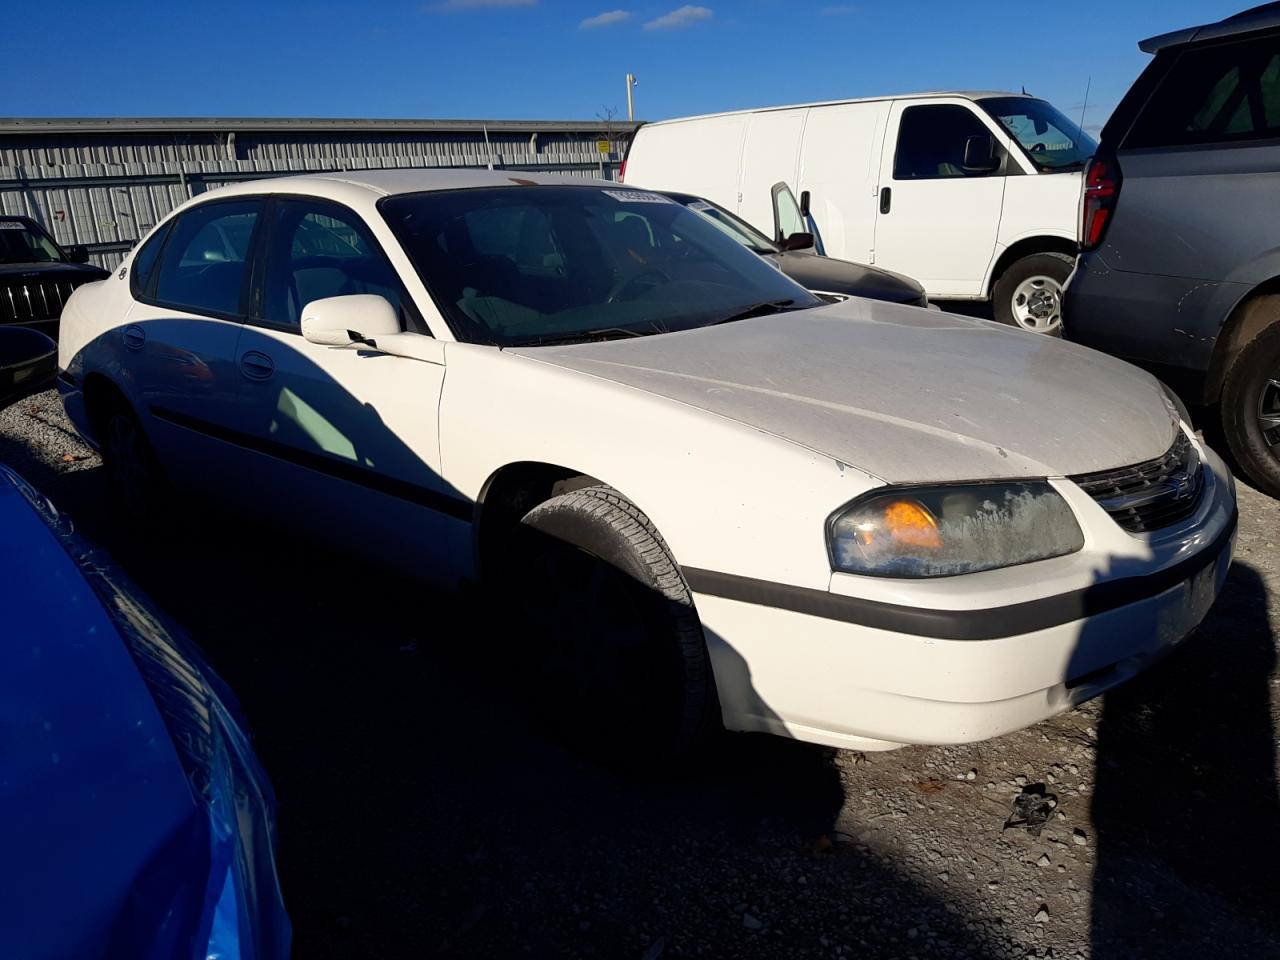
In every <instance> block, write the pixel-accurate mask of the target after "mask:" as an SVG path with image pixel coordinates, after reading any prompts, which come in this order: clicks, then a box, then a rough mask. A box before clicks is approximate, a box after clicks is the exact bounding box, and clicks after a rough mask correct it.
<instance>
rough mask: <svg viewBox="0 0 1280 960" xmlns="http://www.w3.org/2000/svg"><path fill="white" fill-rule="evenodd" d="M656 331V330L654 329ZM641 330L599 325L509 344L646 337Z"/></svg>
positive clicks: (546, 343) (547, 345) (581, 341)
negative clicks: (594, 327)
mask: <svg viewBox="0 0 1280 960" xmlns="http://www.w3.org/2000/svg"><path fill="white" fill-rule="evenodd" d="M655 332H656V331H655ZM648 335H649V334H648V333H646V332H645V331H643V330H628V329H627V328H626V327H600V328H599V329H598V330H579V331H578V332H577V333H566V334H563V335H561V336H558V337H534V338H532V339H530V340H522V341H520V342H519V343H513V344H510V346H513V347H549V346H554V345H555V344H566V343H594V342H598V341H603V340H621V339H623V338H624V337H647V336H648Z"/></svg>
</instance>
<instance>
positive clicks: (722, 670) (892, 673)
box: [687, 454, 1236, 750]
mask: <svg viewBox="0 0 1280 960" xmlns="http://www.w3.org/2000/svg"><path fill="white" fill-rule="evenodd" d="M1208 456H1209V457H1210V458H1211V460H1210V461H1208V462H1207V468H1208V470H1209V475H1210V477H1211V479H1210V480H1209V484H1208V489H1207V490H1206V495H1205V501H1204V503H1202V505H1201V507H1200V509H1199V510H1198V511H1197V513H1196V515H1195V517H1194V518H1192V519H1191V520H1190V521H1189V522H1188V524H1186V525H1185V526H1184V527H1183V528H1181V529H1180V530H1179V531H1175V532H1173V533H1171V534H1169V535H1166V536H1164V538H1163V539H1162V540H1161V541H1160V542H1159V543H1157V544H1155V545H1153V546H1152V547H1151V549H1150V551H1149V552H1150V554H1151V559H1150V561H1149V562H1148V564H1147V565H1146V568H1145V569H1137V568H1135V566H1134V565H1133V564H1132V563H1130V562H1128V561H1125V562H1121V561H1120V560H1118V559H1113V560H1112V561H1111V562H1106V558H1105V556H1102V555H1101V554H1102V553H1103V551H1100V550H1099V549H1097V547H1098V544H1097V543H1096V541H1097V540H1099V539H1101V538H1094V537H1090V533H1089V531H1088V530H1087V531H1086V536H1087V537H1090V539H1091V541H1095V542H1094V545H1093V548H1091V549H1087V550H1086V552H1085V553H1084V554H1082V555H1077V556H1076V557H1075V558H1072V559H1070V560H1068V558H1060V559H1059V560H1051V561H1042V562H1041V563H1039V564H1027V565H1025V566H1024V567H1023V568H1011V569H1013V570H1015V571H1017V572H1016V573H1014V574H1013V575H1012V576H1010V577H1006V579H1008V580H1011V581H1012V582H1013V588H1012V589H1011V590H1005V591H1004V592H1003V593H1004V596H1005V598H1006V600H1008V599H1011V598H1012V599H1015V602H1002V603H1001V604H999V605H995V604H991V603H990V602H989V601H986V600H984V596H983V593H982V592H981V591H979V590H976V589H975V590H973V591H966V590H963V589H956V590H953V591H952V596H953V597H955V598H956V599H957V606H956V609H953V610H947V609H940V608H939V604H938V603H937V591H939V590H945V589H946V588H947V587H951V586H954V587H958V588H962V587H964V586H965V584H963V583H960V581H967V580H974V583H975V586H976V584H977V583H979V582H980V581H978V580H977V579H976V578H977V577H983V578H984V580H985V582H987V583H990V582H991V581H992V579H993V578H992V577H990V576H988V575H985V574H983V575H971V576H970V577H957V578H949V579H951V580H953V581H956V583H954V584H941V583H939V582H937V581H935V582H934V583H933V584H931V585H928V586H925V587H923V588H922V590H921V595H922V599H924V602H922V603H919V604H912V603H906V602H902V601H904V600H907V599H908V596H907V594H909V592H910V590H909V588H908V589H906V590H902V591H899V593H900V596H899V598H898V600H899V602H896V603H885V602H880V601H871V602H868V601H865V600H864V599H862V598H859V597H857V596H852V595H849V594H848V593H843V594H842V593H836V592H822V591H799V590H797V589H796V588H786V587H783V588H781V590H780V591H779V590H777V589H774V588H777V587H778V585H764V584H758V583H757V582H754V581H738V582H736V583H727V582H723V581H717V580H716V579H715V578H714V577H708V576H707V575H705V574H703V573H702V572H701V571H687V573H689V574H690V576H689V579H690V584H691V586H692V587H693V589H694V592H695V597H696V603H697V606H698V611H699V614H700V616H701V618H702V622H703V625H704V628H705V632H706V636H707V643H708V649H709V651H710V654H711V661H712V665H713V668H714V671H715V678H716V686H717V690H718V692H719V696H720V704H721V710H722V715H723V720H724V724H725V727H726V728H727V729H730V730H742V731H759V732H768V733H773V734H780V735H782V736H790V737H794V738H796V739H799V740H807V741H811V742H815V743H822V744H827V745H830V746H837V747H845V748H850V749H858V750H877V749H879V750H886V749H893V748H895V747H898V746H902V745H904V744H909V743H921V744H948V743H966V742H972V741H978V740H985V739H987V738H990V737H994V736H999V735H1001V734H1004V733H1008V732H1010V731H1012V730H1016V729H1019V728H1021V727H1025V726H1028V725H1030V724H1033V723H1037V722H1039V721H1040V720H1044V719H1046V718H1048V717H1051V716H1054V715H1056V714H1058V713H1061V712H1063V711H1065V710H1068V709H1070V708H1071V707H1074V706H1076V705H1078V704H1080V703H1083V702H1084V701H1086V700H1089V699H1091V698H1092V697H1095V696H1097V695H1099V694H1101V693H1103V692H1104V691H1106V690H1108V689H1110V688H1111V687H1114V686H1116V685H1117V684H1119V683H1121V682H1123V681H1124V680H1127V679H1128V678H1130V677H1132V676H1134V675H1135V674H1137V673H1138V672H1140V671H1141V670H1143V669H1144V668H1146V667H1147V666H1148V665H1150V664H1151V663H1153V662H1154V661H1156V660H1157V659H1159V658H1161V657H1163V656H1164V655H1165V654H1167V653H1168V652H1169V651H1170V650H1172V649H1173V648H1174V647H1175V646H1177V644H1179V643H1180V642H1182V640H1183V639H1184V638H1185V637H1186V636H1187V635H1188V634H1190V633H1191V632H1192V631H1193V630H1194V629H1195V628H1196V626H1197V625H1199V623H1200V621H1201V620H1202V619H1203V618H1204V616H1205V614H1206V613H1207V612H1208V610H1209V608H1210V606H1212V604H1213V601H1214V600H1215V599H1216V597H1217V595H1218V593H1219V591H1220V590H1221V588H1222V584H1223V582H1224V580H1225V578H1226V574H1227V570H1228V568H1229V567H1230V564H1231V556H1232V550H1233V547H1234V543H1235V528H1236V512H1235V499H1234V494H1233V492H1232V490H1231V482H1230V479H1229V476H1228V475H1227V474H1226V472H1225V468H1224V467H1223V466H1222V463H1221V461H1220V460H1218V458H1217V457H1214V456H1213V455H1212V454H1208ZM1106 522H1107V523H1110V524H1112V526H1114V523H1113V521H1110V519H1109V518H1107V520H1106ZM1115 529H1116V530H1117V531H1119V528H1118V527H1116V528H1115ZM1119 533H1120V535H1121V536H1123V537H1129V535H1128V534H1124V533H1123V531H1119ZM1131 539H1133V540H1135V541H1137V540H1138V538H1131ZM1063 561H1065V562H1063ZM1072 564H1074V566H1075V567H1076V568H1077V569H1076V570H1075V571H1074V572H1073V574H1072V575H1074V576H1078V575H1079V569H1078V568H1080V567H1082V566H1086V567H1088V568H1090V569H1092V570H1093V571H1094V572H1093V574H1092V577H1091V579H1090V581H1089V582H1087V585H1084V586H1080V587H1077V588H1076V589H1073V590H1062V591H1060V592H1050V593H1048V594H1045V593H1043V591H1041V594H1040V595H1039V596H1036V597H1030V598H1028V599H1022V598H1021V596H1020V594H1021V595H1025V594H1028V593H1030V592H1031V591H1032V590H1034V589H1035V584H1036V581H1037V580H1039V579H1041V578H1043V579H1045V580H1052V579H1053V576H1054V575H1055V574H1054V571H1058V570H1061V571H1066V570H1069V569H1070V568H1071V566H1072ZM1037 567H1038V568H1040V570H1034V569H1032V568H1037ZM1117 571H1118V572H1119V575H1116V576H1109V575H1108V574H1109V573H1111V572H1117ZM992 573H995V574H997V575H999V574H1000V573H1001V572H999V571H993V572H992ZM1065 575H1066V574H1064V576H1065ZM837 576H839V575H837ZM841 579H843V578H841ZM854 579H857V578H854ZM833 586H835V584H833ZM931 587H932V588H933V589H934V590H935V592H934V594H933V595H932V596H928V597H926V592H927V591H928V590H929V589H930V588H931ZM824 598H825V599H824ZM966 600H969V601H970V602H971V603H972V602H977V603H979V606H967V607H965V606H962V605H961V604H962V603H963V602H964V601H966Z"/></svg>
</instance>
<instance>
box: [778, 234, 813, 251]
mask: <svg viewBox="0 0 1280 960" xmlns="http://www.w3.org/2000/svg"><path fill="white" fill-rule="evenodd" d="M778 246H780V247H782V249H783V250H812V249H813V234H812V233H793V234H791V236H789V237H786V238H785V239H784V240H783V241H782V243H780V244H778Z"/></svg>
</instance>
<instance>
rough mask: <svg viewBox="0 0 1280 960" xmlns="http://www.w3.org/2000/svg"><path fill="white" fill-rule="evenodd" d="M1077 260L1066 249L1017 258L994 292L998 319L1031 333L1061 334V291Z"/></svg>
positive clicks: (993, 312)
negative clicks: (1067, 253)
mask: <svg viewBox="0 0 1280 960" xmlns="http://www.w3.org/2000/svg"><path fill="white" fill-rule="evenodd" d="M1074 264H1075V260H1074V259H1073V258H1072V257H1069V256H1067V255H1066V254H1064V253H1033V254H1032V255H1031V256H1029V257H1023V258H1022V259H1021V260H1015V261H1014V262H1013V263H1012V264H1010V266H1009V268H1008V269H1007V270H1005V272H1004V273H1002V274H1001V275H1000V279H999V280H997V281H996V285H995V289H994V290H993V291H992V292H991V300H992V314H993V316H994V317H995V319H996V320H998V321H1000V322H1001V323H1007V324H1008V325H1009V326H1011V327H1020V328H1022V329H1023V330H1030V331H1031V332H1032V333H1047V334H1049V335H1050V336H1053V337H1060V336H1062V293H1063V287H1064V286H1065V284H1066V282H1067V277H1069V276H1071V269H1072V267H1073V265H1074Z"/></svg>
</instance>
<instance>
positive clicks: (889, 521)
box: [828, 481, 1084, 579]
mask: <svg viewBox="0 0 1280 960" xmlns="http://www.w3.org/2000/svg"><path fill="white" fill-rule="evenodd" d="M828 542H829V545H830V549H831V565H832V567H833V568H834V569H836V570H842V571H844V572H846V573H861V574H869V575H871V576H876V577H908V578H913V579H916V578H923V577H950V576H955V575H957V574H962V573H977V572H979V571H980V570H994V569H996V568H998V567H1012V566H1016V565H1017V564H1020V563H1031V562H1032V561H1033V560H1047V559H1048V558H1050V557H1061V556H1064V555H1066V554H1068V553H1075V552H1076V551H1077V550H1080V549H1081V548H1082V547H1084V535H1083V534H1082V533H1081V532H1080V525H1079V524H1078V523H1076V518H1075V515H1074V514H1072V512H1071V508H1070V507H1069V506H1067V502H1066V501H1065V500H1063V499H1062V497H1061V496H1059V494H1058V492H1057V491H1056V490H1054V489H1053V487H1051V486H1049V484H1048V483H1045V482H1044V481H1031V482H1027V483H983V484H964V485H956V486H949V487H898V488H893V487H889V488H882V489H880V490H875V491H872V492H871V493H870V494H868V495H867V496H865V497H862V498H861V499H858V500H855V501H854V502H853V503H851V504H850V505H849V506H847V507H845V508H843V509H842V510H840V511H839V512H837V513H836V514H835V515H834V516H833V517H832V518H831V520H830V521H829V523H828Z"/></svg>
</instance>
